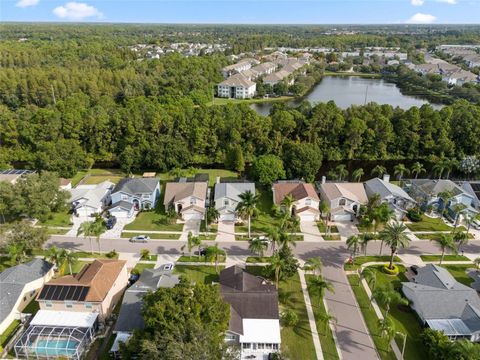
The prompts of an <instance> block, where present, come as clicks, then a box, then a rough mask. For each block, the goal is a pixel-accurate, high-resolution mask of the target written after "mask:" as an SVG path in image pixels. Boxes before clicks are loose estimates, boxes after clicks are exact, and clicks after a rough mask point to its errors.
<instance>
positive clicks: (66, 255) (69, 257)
mask: <svg viewBox="0 0 480 360" xmlns="http://www.w3.org/2000/svg"><path fill="white" fill-rule="evenodd" d="M62 258H63V261H65V263H66V264H67V265H68V270H70V275H73V270H72V266H73V265H75V263H76V262H77V254H75V253H74V252H72V251H70V250H66V249H63V250H62Z"/></svg>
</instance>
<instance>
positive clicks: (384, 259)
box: [343, 255, 402, 271]
mask: <svg viewBox="0 0 480 360" xmlns="http://www.w3.org/2000/svg"><path fill="white" fill-rule="evenodd" d="M389 261H390V256H389V255H382V256H357V257H356V258H355V259H354V260H353V264H348V263H345V264H344V265H343V269H344V270H347V271H348V270H357V269H358V268H360V265H363V264H366V263H369V262H385V263H387V262H389ZM393 261H395V262H399V263H400V262H402V260H401V259H400V258H399V257H398V256H395V257H394V258H393Z"/></svg>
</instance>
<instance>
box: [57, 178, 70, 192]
mask: <svg viewBox="0 0 480 360" xmlns="http://www.w3.org/2000/svg"><path fill="white" fill-rule="evenodd" d="M59 187H60V189H61V190H71V189H72V181H71V180H70V179H65V178H60V185H59Z"/></svg>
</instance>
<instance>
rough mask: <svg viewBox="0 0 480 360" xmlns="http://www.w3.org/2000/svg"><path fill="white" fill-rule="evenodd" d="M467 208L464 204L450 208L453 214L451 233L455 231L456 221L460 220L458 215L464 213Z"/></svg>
mask: <svg viewBox="0 0 480 360" xmlns="http://www.w3.org/2000/svg"><path fill="white" fill-rule="evenodd" d="M466 207H467V206H466V205H464V204H455V205H453V206H452V207H451V209H452V211H453V212H454V213H455V223H454V226H453V231H455V230H457V226H458V221H459V220H460V215H462V213H463V212H464V210H465V208H466Z"/></svg>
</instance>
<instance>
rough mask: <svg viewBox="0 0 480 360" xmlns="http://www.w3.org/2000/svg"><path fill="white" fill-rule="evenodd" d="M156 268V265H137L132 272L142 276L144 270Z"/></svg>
mask: <svg viewBox="0 0 480 360" xmlns="http://www.w3.org/2000/svg"><path fill="white" fill-rule="evenodd" d="M154 267H155V265H154V264H142V263H137V264H136V265H135V267H134V268H133V269H132V272H134V273H135V272H136V273H138V274H141V273H142V272H143V270H145V269H153V268H154Z"/></svg>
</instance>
